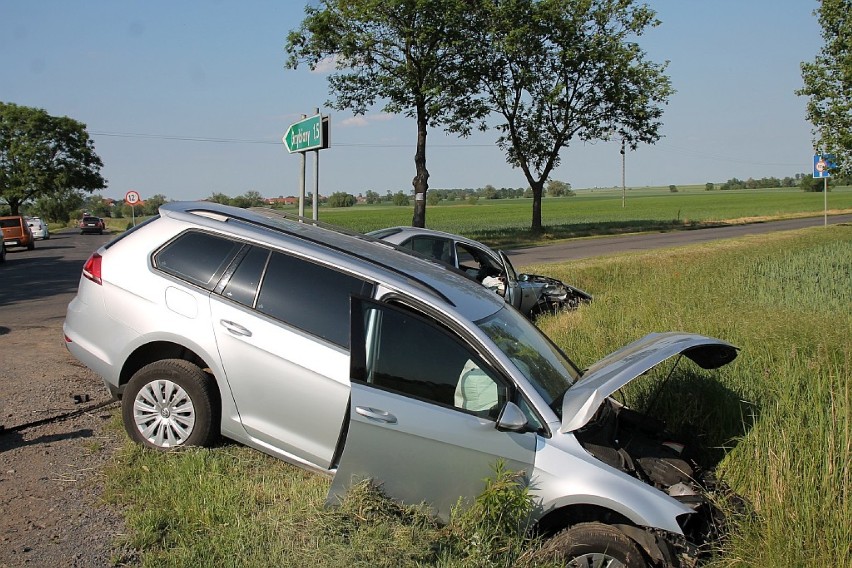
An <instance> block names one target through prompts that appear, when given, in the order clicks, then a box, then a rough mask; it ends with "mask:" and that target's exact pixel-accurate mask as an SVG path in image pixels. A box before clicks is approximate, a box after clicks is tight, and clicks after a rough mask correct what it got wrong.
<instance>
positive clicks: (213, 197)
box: [207, 191, 231, 205]
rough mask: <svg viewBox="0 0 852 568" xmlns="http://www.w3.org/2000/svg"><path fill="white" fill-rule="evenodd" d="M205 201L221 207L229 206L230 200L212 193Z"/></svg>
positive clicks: (217, 193) (222, 194)
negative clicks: (218, 204)
mask: <svg viewBox="0 0 852 568" xmlns="http://www.w3.org/2000/svg"><path fill="white" fill-rule="evenodd" d="M207 201H212V202H213V203H220V204H222V205H230V204H231V198H230V196H228V195H225V194H224V193H219V192H215V191H214V192H213V194H212V195H211V196H210V197H208V198H207Z"/></svg>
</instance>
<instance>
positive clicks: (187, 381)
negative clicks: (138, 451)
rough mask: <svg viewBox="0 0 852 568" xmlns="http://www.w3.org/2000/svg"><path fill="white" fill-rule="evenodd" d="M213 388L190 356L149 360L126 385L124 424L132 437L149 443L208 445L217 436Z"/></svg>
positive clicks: (123, 406)
mask: <svg viewBox="0 0 852 568" xmlns="http://www.w3.org/2000/svg"><path fill="white" fill-rule="evenodd" d="M214 388H215V385H214V384H213V383H212V382H211V381H210V379H209V378H208V376H207V375H206V374H205V373H204V371H202V370H201V369H200V368H199V367H198V366H197V365H193V364H192V363H190V362H188V361H184V360H182V359H165V360H162V361H156V362H154V363H150V364H149V365H146V366H144V367H142V368H141V369H139V371H137V372H136V374H135V375H133V378H132V379H130V382H129V383H127V387H126V388H125V390H124V396H123V398H122V412H121V414H122V418H123V419H124V428H125V429H126V430H127V433H128V434H129V435H130V437H131V438H132V439H133V440H134V441H135V442H138V443H140V444H144V445H146V446H149V447H153V448H158V449H169V448H173V447H176V446H209V445H210V444H212V443H213V442H214V441H215V439H216V437H217V436H218V415H219V410H218V405H217V404H216V401H217V400H218V398H217V397H215V396H214V391H213V389H214Z"/></svg>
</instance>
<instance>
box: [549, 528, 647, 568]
mask: <svg viewBox="0 0 852 568" xmlns="http://www.w3.org/2000/svg"><path fill="white" fill-rule="evenodd" d="M545 549H546V550H547V551H548V553H549V556H550V557H552V558H553V559H554V560H558V561H559V562H560V564H561V565H564V566H565V567H566V568H591V567H593V566H594V567H596V568H597V567H600V568H647V566H648V564H647V563H646V562H645V558H644V557H643V556H642V553H641V552H640V551H639V549H638V548H637V546H636V544H635V543H634V542H633V541H632V540H630V538H628V537H627V535H625V534H624V533H623V532H621V531H620V530H618V529H617V528H615V527H613V526H610V525H605V524H603V523H580V524H578V525H574V526H573V527H571V528H570V529H567V530H564V531H562V532H560V533H559V534H557V535H556V536H554V537H553V538H552V539H551V540H550V542H548V543H547V545H546V546H545Z"/></svg>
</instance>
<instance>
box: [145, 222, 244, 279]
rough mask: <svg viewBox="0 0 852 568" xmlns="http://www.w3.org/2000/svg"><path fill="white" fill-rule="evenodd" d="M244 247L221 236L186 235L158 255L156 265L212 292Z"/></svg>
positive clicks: (155, 257) (155, 256) (155, 258)
mask: <svg viewBox="0 0 852 568" xmlns="http://www.w3.org/2000/svg"><path fill="white" fill-rule="evenodd" d="M241 247H242V244H240V243H236V242H234V241H231V240H229V239H226V238H223V237H220V236H217V235H210V234H207V233H198V232H189V233H184V234H182V235H180V236H179V237H178V238H176V239H175V240H173V241H172V242H171V243H169V244H168V245H166V246H165V247H164V248H163V249H162V250H161V251H160V252H158V253H157V254H156V255H154V265H155V266H156V267H157V268H159V269H160V270H162V271H164V272H167V273H169V274H171V275H173V276H177V277H178V278H180V279H182V280H187V281H189V282H192V283H193V284H197V285H198V286H201V287H202V288H206V289H207V290H211V289H213V287H214V286H215V285H216V282H217V281H218V280H219V278H220V277H221V276H222V273H223V272H224V271H225V268H227V266H228V264H229V263H230V262H231V260H233V258H234V255H236V254H237V252H238V251H239V250H240V248H241Z"/></svg>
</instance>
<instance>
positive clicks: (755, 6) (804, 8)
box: [0, 0, 822, 200]
mask: <svg viewBox="0 0 852 568" xmlns="http://www.w3.org/2000/svg"><path fill="white" fill-rule="evenodd" d="M305 4H306V3H305V2H300V1H288V0H279V1H266V0H252V1H237V0H204V1H201V0H183V1H180V2H175V1H165V0H148V1H145V2H142V1H124V2H117V1H114V0H0V101H3V102H7V103H15V104H17V105H23V106H29V107H36V108H41V109H44V110H46V111H47V112H48V113H49V114H51V115H55V116H69V117H71V118H73V119H75V120H78V121H80V122H82V123H84V124H85V125H86V127H87V130H88V132H89V134H90V135H91V136H92V138H93V140H94V143H95V150H96V152H97V153H98V155H99V156H100V157H101V159H102V160H103V163H104V167H103V169H102V170H101V173H102V175H103V176H104V178H106V180H107V183H108V188H107V189H106V190H104V191H103V192H102V193H103V195H104V196H105V197H112V198H115V199H119V198H123V197H124V195H125V193H126V192H127V191H129V190H131V189H132V190H136V191H137V192H139V193H140V195H141V196H142V198H143V199H144V198H145V197H146V196H151V195H154V194H164V195H166V196H167V197H168V198H169V199H181V200H184V199H186V200H194V199H203V198H205V197H208V196H210V195H212V194H213V193H224V194H226V195H229V196H232V197H233V196H236V195H241V194H244V193H245V192H247V191H257V192H259V193H260V194H261V195H263V196H265V197H278V196H289V195H298V185H299V170H300V158H299V156H298V154H288V153H287V150H286V148H285V147H284V144H283V143H282V137H283V136H284V133H285V132H286V130H287V128H288V127H289V125H290V124H292V123H294V122H296V121H298V120H299V119H300V118H301V117H302V115H303V114H307V115H312V114H314V111H315V109H316V108H319V109H320V111H321V112H322V114H324V115H328V116H329V120H330V140H331V143H330V144H331V147H330V148H328V149H326V150H323V151H321V152H320V153H319V159H320V162H319V192H320V194H321V195H330V194H331V193H334V192H338V191H343V192H346V193H351V194H353V195H358V194H363V193H365V192H366V191H367V190H372V191H376V192H378V193H380V194H382V195H384V194H385V193H387V192H388V191H390V192H392V193H396V192H397V191H400V190H402V191H404V192H409V191H410V190H411V187H412V186H411V180H412V178H413V177H414V173H415V172H414V144H415V136H416V126H415V124H414V121H413V120H412V119H410V118H406V117H405V116H402V115H389V114H387V113H384V112H383V111H382V108H381V106H377V107H375V108H373V109H371V110H370V112H368V113H367V114H366V115H365V116H361V117H355V116H353V114H352V113H351V112H347V111H335V110H333V109H331V108H329V107H328V106H327V105H326V101H328V99H329V98H330V94H329V91H328V75H327V74H324V73H312V72H310V71H309V70H308V69H307V68H306V67H302V66H300V67H299V69H297V70H288V69H285V62H286V59H287V54H286V52H285V49H284V46H285V43H286V37H287V33H288V32H289V31H290V30H293V29H296V28H298V27H299V24H300V23H301V21H302V19H303V18H304V7H305ZM648 4H649V5H650V6H651V7H652V8H653V9H654V10H655V11H656V12H657V17H658V18H659V19H660V20H661V22H662V24H661V25H660V26H659V27H656V28H654V29H652V30H649V31H648V32H647V33H646V34H645V35H644V36H643V37H641V38H640V39H639V44H640V46H641V47H642V48H643V49H644V50H645V51H646V52H647V55H648V57H649V59H650V60H652V61H655V62H663V61H669V62H670V63H669V66H668V69H667V73H668V75H669V76H670V78H671V81H672V85H673V87H674V88H675V90H676V91H677V92H676V93H675V94H674V95H673V96H672V97H671V99H670V101H669V104H668V105H667V106H666V107H665V113H664V115H663V119H662V120H663V123H664V125H663V127H662V129H661V133H662V135H663V138H662V139H661V140H660V141H659V142H657V143H656V144H654V145H642V146H640V147H639V148H638V149H637V150H635V151H631V152H628V154H627V156H626V158H625V171H626V176H625V177H626V184H627V186H628V187H641V186H647V185H670V184H674V185H686V184H704V183H707V182H714V183H722V182H724V181H727V180H728V179H730V178H733V177H737V178H740V179H747V178H749V177H753V178H761V177H769V176H775V177H779V178H781V177H785V176H792V175H794V174H796V173H807V172H810V171H811V168H812V155H813V153H814V150H813V142H812V135H811V125H810V124H809V123H808V122H807V120H806V119H805V105H806V102H807V100H806V99H805V98H804V97H799V96H797V95H796V94H795V91H796V89H798V88H800V87H801V86H802V79H801V71H800V67H799V66H800V63H801V62H802V61H812V60H814V59H815V57H816V55H817V53H818V51H819V49H820V47H821V46H822V38H821V36H820V28H819V24H818V22H817V20H816V17H815V16H814V15H813V11H814V10H815V9H816V8H817V6H818V4H817V2H816V0H649V1H648ZM496 138H497V134H496V132H495V131H490V132H485V133H477V134H475V135H473V136H471V137H469V138H458V137H457V136H455V135H448V134H446V133H445V132H443V131H442V130H430V132H429V135H428V137H427V167H428V169H429V172H430V178H429V186H430V187H432V188H480V187H484V186H485V185H488V184H490V185H493V186H495V187H497V188H500V187H513V188H517V187H527V186H528V183H527V182H526V180H525V178H524V176H523V173H522V172H521V171H520V170H518V169H513V168H512V167H511V166H509V165H508V164H507V163H506V160H505V156H504V154H503V153H502V152H501V151H500V150H499V149H498V148H497V147H496V145H495V140H496ZM619 149H620V144H619V143H618V142H598V143H596V144H582V143H580V142H575V143H573V144H572V145H571V146H570V147H569V148H567V149H564V150H563V151H562V153H561V157H562V163H561V165H560V167H559V168H558V169H556V170H555V171H554V172H553V174H552V175H551V179H557V180H561V181H566V182H568V183H570V184H571V185H572V186H573V187H574V188H577V189H582V188H593V187H614V186H618V187H620V186H621V174H622V171H621V169H622V163H621V155H620V153H619ZM315 154H316V153H315V152H311V153H309V154H308V159H307V170H308V176H307V184H308V191H310V190H311V188H312V187H313V185H314V183H315V180H314V177H313V171H314V163H313V160H314V155H315Z"/></svg>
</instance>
